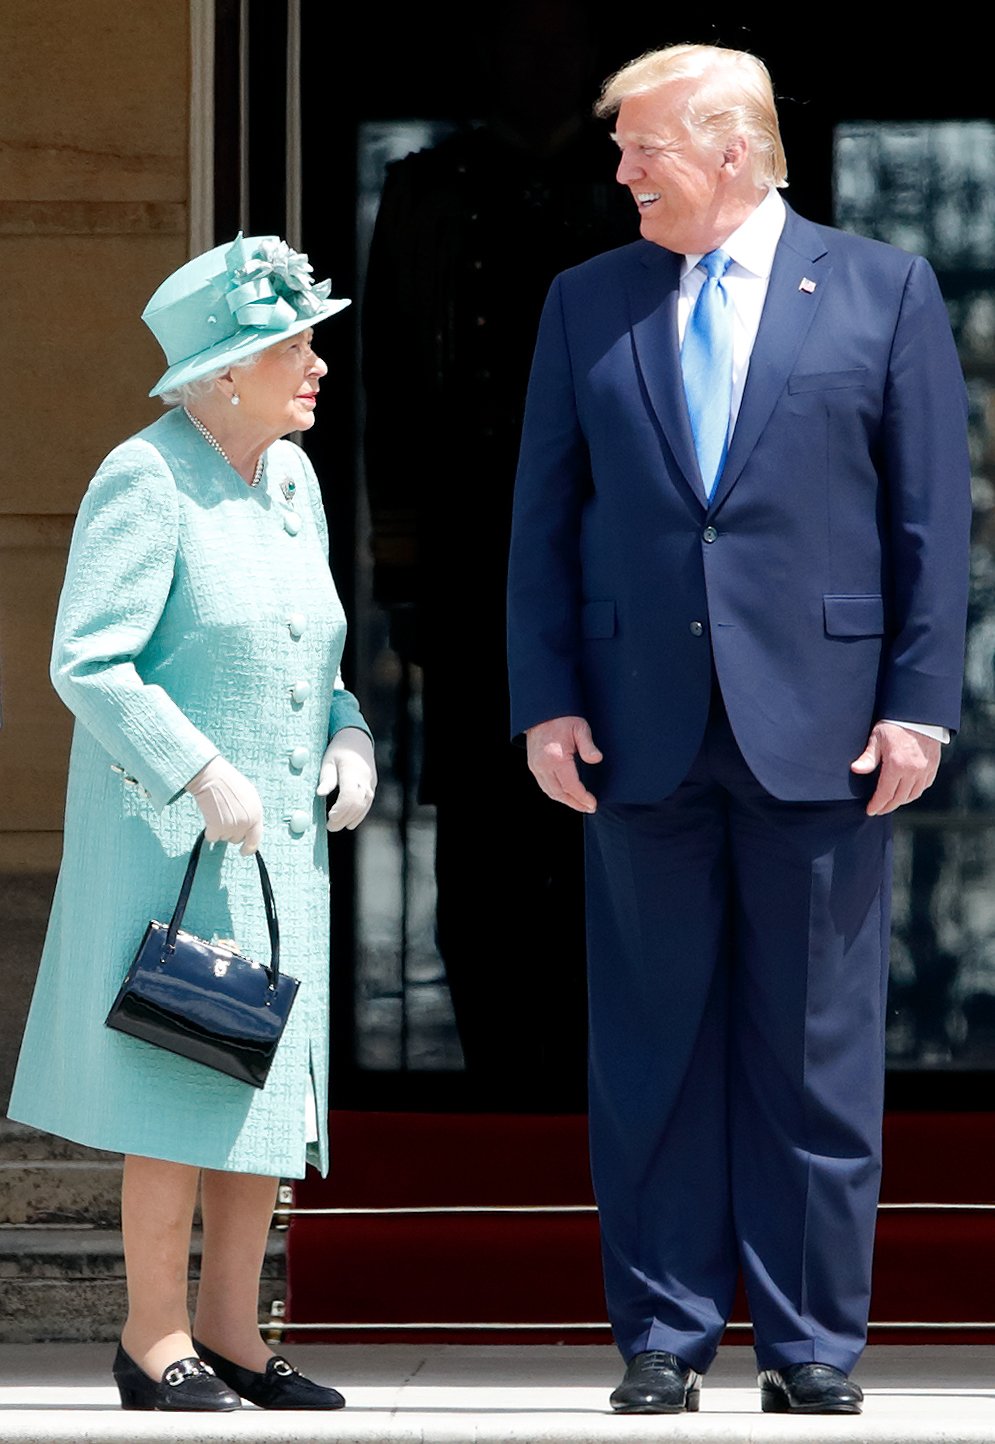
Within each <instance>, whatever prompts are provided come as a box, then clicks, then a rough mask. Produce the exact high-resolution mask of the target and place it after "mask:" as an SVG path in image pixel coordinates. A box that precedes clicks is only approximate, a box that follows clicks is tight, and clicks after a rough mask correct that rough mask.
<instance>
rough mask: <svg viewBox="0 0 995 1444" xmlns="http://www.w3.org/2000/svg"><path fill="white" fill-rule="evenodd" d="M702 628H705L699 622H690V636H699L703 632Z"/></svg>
mask: <svg viewBox="0 0 995 1444" xmlns="http://www.w3.org/2000/svg"><path fill="white" fill-rule="evenodd" d="M704 630H705V628H704V627H703V626H702V624H701V622H692V623H691V635H692V637H700V636H701V634H702V632H703V631H704Z"/></svg>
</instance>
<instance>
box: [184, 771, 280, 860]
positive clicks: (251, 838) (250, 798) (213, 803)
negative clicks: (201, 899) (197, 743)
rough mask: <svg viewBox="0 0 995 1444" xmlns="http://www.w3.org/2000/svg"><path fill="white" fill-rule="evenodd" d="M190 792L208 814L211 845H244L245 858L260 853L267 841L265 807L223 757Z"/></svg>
mask: <svg viewBox="0 0 995 1444" xmlns="http://www.w3.org/2000/svg"><path fill="white" fill-rule="evenodd" d="M186 791H187V792H189V793H190V796H191V797H192V798H193V800H194V802H196V804H197V806H198V807H199V808H200V810H201V812H202V813H203V814H204V833H205V836H206V838H207V840H208V842H240V843H241V844H242V856H243V857H248V855H249V854H250V853H252V852H256V851H257V850H258V847H259V844H260V842H261V841H262V837H263V805H262V803H261V802H260V800H259V793H258V792H257V791H256V789H255V788H254V787H253V785H252V783H251V782H250V781H249V779H248V778H247V777H243V776H242V774H241V772H239V771H238V770H237V769H236V768H234V767H233V766H232V765H231V763H230V762H226V761H225V759H224V758H223V757H212V758H211V760H210V762H209V763H208V764H207V766H206V767H202V768H201V769H200V771H199V772H198V773H197V776H196V777H193V778H191V780H190V781H189V782H188V783H187V785H186Z"/></svg>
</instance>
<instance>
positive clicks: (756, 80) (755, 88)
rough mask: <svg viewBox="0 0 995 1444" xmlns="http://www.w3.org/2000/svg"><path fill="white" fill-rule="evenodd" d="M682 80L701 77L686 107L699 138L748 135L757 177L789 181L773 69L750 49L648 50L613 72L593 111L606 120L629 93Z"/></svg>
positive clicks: (761, 181)
mask: <svg viewBox="0 0 995 1444" xmlns="http://www.w3.org/2000/svg"><path fill="white" fill-rule="evenodd" d="M681 80H696V81H699V82H700V84H698V85H696V86H695V88H694V90H693V91H692V93H691V94H690V96H689V97H688V101H687V105H686V107H685V111H684V123H685V125H686V126H687V128H688V130H689V131H690V133H691V134H692V135H693V136H694V137H695V138H696V139H697V140H698V141H699V143H701V144H704V145H710V146H722V145H725V143H726V142H727V141H728V140H729V139H730V138H731V137H732V136H734V135H743V136H746V138H747V139H748V141H749V144H750V155H751V157H752V162H753V179H754V181H755V182H756V183H757V184H758V185H768V186H770V185H774V186H780V187H783V186H786V185H787V183H788V167H787V162H786V160H785V157H784V146H783V145H782V143H781V131H780V128H779V126H778V123H777V110H776V108H775V106H774V89H773V86H772V85H771V79H770V74H769V73H768V70H767V67H766V65H764V63H763V61H762V60H758V59H757V57H756V56H755V55H750V54H749V53H748V52H747V51H745V50H723V49H722V48H721V47H720V46H718V45H669V46H667V48H666V49H665V50H649V51H647V52H646V54H645V55H640V56H639V58H638V59H636V60H630V61H629V63H628V64H627V65H623V66H622V68H621V70H617V71H616V72H615V74H614V75H610V76H609V77H608V79H607V80H606V81H605V83H604V85H603V86H602V89H601V95H600V96H599V98H598V101H597V104H596V105H595V107H594V113H595V115H598V116H600V117H601V118H602V119H607V118H609V117H611V116H614V115H615V113H616V112H617V110H618V108H619V106H620V105H621V104H622V101H623V100H627V99H628V98H629V97H630V96H634V95H647V94H649V93H650V92H651V91H654V90H658V89H660V87H661V86H664V85H670V84H672V83H673V82H674V81H681Z"/></svg>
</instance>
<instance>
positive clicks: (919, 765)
mask: <svg viewBox="0 0 995 1444" xmlns="http://www.w3.org/2000/svg"><path fill="white" fill-rule="evenodd" d="M942 745H943V744H942V743H940V742H937V741H936V739H935V738H933V737H926V736H925V735H924V734H923V733H922V732H910V731H909V730H908V728H906V727H900V726H899V725H898V723H897V722H877V723H875V725H874V726H873V727H872V728H871V735H870V737H868V739H867V746H866V747H865V748H864V750H863V752H862V753H861V754H860V756H859V757H858V758H857V759H856V761H855V762H851V763H850V771H851V772H858V773H860V774H861V775H862V776H867V775H868V774H869V773H871V772H873V771H874V769H875V767H878V766H880V768H881V775H880V777H879V778H878V785H877V787H876V788H875V789H874V796H873V797H872V798H871V800H870V802H869V803H868V804H867V815H868V817H878V816H880V815H882V814H883V813H885V812H894V811H895V809H896V808H897V807H904V806H905V804H906V803H907V802H915V800H916V798H917V797H921V796H922V794H923V793H924V792H925V791H926V788H927V787H930V786H932V783H933V779H934V778H935V776H936V769H937V768H938V767H939V765H940V752H941V750H942Z"/></svg>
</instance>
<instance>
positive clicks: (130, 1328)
mask: <svg viewBox="0 0 995 1444" xmlns="http://www.w3.org/2000/svg"><path fill="white" fill-rule="evenodd" d="M199 1172H200V1170H199V1169H197V1168H191V1167H189V1166H188V1165H187V1164H185V1163H167V1162H165V1160H163V1159H161V1158H139V1157H137V1156H135V1155H133V1154H129V1155H128V1156H127V1157H126V1158H125V1160H124V1182H123V1185H122V1189H121V1229H122V1233H123V1235H124V1262H125V1270H126V1272H127V1276H128V1317H127V1319H126V1321H125V1325H124V1328H123V1329H122V1331H121V1346H122V1348H123V1349H124V1351H125V1353H126V1354H128V1355H130V1357H131V1358H132V1359H134V1361H135V1363H136V1364H138V1366H139V1367H140V1368H142V1369H144V1370H145V1372H146V1373H147V1374H149V1375H150V1376H151V1377H152V1378H153V1379H159V1378H161V1377H162V1374H163V1371H164V1370H165V1369H167V1368H168V1367H169V1365H170V1364H173V1363H175V1362H176V1360H177V1359H184V1358H189V1357H190V1356H191V1355H192V1354H193V1352H194V1349H193V1344H192V1343H191V1341H190V1316H189V1313H188V1310H187V1279H188V1276H189V1269H190V1230H191V1226H192V1223H193V1210H194V1204H195V1202H196V1199H197V1179H198V1176H199Z"/></svg>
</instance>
